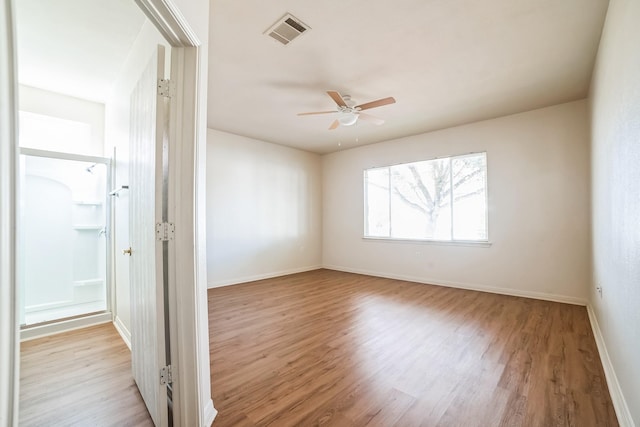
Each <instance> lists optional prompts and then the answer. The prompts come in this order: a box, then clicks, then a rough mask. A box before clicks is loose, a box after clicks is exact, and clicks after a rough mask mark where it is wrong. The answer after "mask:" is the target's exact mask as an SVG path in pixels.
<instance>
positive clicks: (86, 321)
mask: <svg viewBox="0 0 640 427" xmlns="http://www.w3.org/2000/svg"><path fill="white" fill-rule="evenodd" d="M111 316H112V315H111V312H106V313H100V314H94V315H91V316H86V317H78V318H77V319H70V320H63V321H61V322H56V323H48V324H46V325H42V326H33V327H29V328H25V329H22V330H20V341H29V340H33V339H36V338H42V337H46V336H49V335H55V334H61V333H63V332H68V331H73V330H75V329H81V328H86V327H88V326H94V325H100V324H102V323H109V322H111V320H112V319H111Z"/></svg>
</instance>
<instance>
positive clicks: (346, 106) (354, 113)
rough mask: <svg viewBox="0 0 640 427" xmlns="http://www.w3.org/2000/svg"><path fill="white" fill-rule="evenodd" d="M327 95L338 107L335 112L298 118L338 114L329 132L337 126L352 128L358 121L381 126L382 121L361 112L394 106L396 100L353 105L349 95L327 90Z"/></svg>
mask: <svg viewBox="0 0 640 427" xmlns="http://www.w3.org/2000/svg"><path fill="white" fill-rule="evenodd" d="M327 94H329V96H330V97H331V99H333V101H334V102H335V103H336V105H337V106H338V109H337V110H333V111H313V112H310V113H298V115H299V116H311V115H315V114H331V113H338V114H340V115H339V116H338V118H337V119H336V120H334V122H333V123H331V126H329V130H333V129H335V128H337V127H338V126H340V125H342V126H352V125H354V124H355V123H356V122H357V121H358V119H362V120H366V121H368V122H371V123H373V124H375V125H381V124H383V123H384V120H382V119H380V118H378V117H375V116H372V115H370V114H367V113H363V112H362V110H368V109H370V108H376V107H382V106H383V105H389V104H394V103H395V102H396V100H395V99H394V98H393V97H391V96H390V97H388V98H382V99H378V100H376V101H371V102H366V103H364V104H360V105H355V102H354V101H352V100H351V96H349V95H340V94H339V93H338V92H336V91H335V90H328V91H327Z"/></svg>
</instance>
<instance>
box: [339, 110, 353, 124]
mask: <svg viewBox="0 0 640 427" xmlns="http://www.w3.org/2000/svg"><path fill="white" fill-rule="evenodd" d="M338 121H339V122H340V124H341V125H342V126H352V125H354V124H355V123H356V122H357V121H358V115H357V114H355V113H352V112H348V113H342V114H341V115H340V117H338Z"/></svg>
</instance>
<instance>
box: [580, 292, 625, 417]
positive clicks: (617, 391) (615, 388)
mask: <svg viewBox="0 0 640 427" xmlns="http://www.w3.org/2000/svg"><path fill="white" fill-rule="evenodd" d="M587 313H588V314H589V321H590V322H591V330H592V331H593V336H594V337H595V340H596V346H597V347H598V353H600V360H601V361H602V367H603V368H604V376H605V377H606V379H607V386H608V387H609V394H610V395H611V400H612V401H613V408H614V409H615V411H616V416H617V417H618V423H620V426H621V427H635V424H634V422H633V418H631V411H630V410H629V406H628V405H627V401H626V400H625V399H624V395H623V394H622V389H621V388H620V383H619V382H618V376H617V375H616V372H615V370H614V369H613V364H612V363H611V358H610V357H609V352H608V351H607V346H606V344H605V341H604V337H603V335H602V331H601V330H600V325H599V324H598V318H597V317H596V313H595V311H593V307H592V306H591V304H588V305H587Z"/></svg>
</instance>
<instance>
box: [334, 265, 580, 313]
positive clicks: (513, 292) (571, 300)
mask: <svg viewBox="0 0 640 427" xmlns="http://www.w3.org/2000/svg"><path fill="white" fill-rule="evenodd" d="M323 268H326V269H328V270H337V271H344V272H347V273H356V274H364V275H367V276H375V277H384V278H387V279H396V280H405V281H407V282H416V283H423V284H427V285H436V286H446V287H448V288H458V289H467V290H470V291H479V292H489V293H492V294H500V295H509V296H514V297H523V298H533V299H539V300H544V301H552V302H560V303H563V304H572V305H582V306H586V305H587V300H585V299H583V298H577V297H571V296H567V295H557V294H548V293H545V292H535V291H526V290H520V289H510V288H499V287H495V286H485V285H480V284H476V283H461V282H451V281H447V280H440V279H429V278H425V277H416V276H405V275H403V274H388V273H381V272H378V271H371V270H360V269H356V268H350V267H343V266H339V265H324V266H323Z"/></svg>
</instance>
